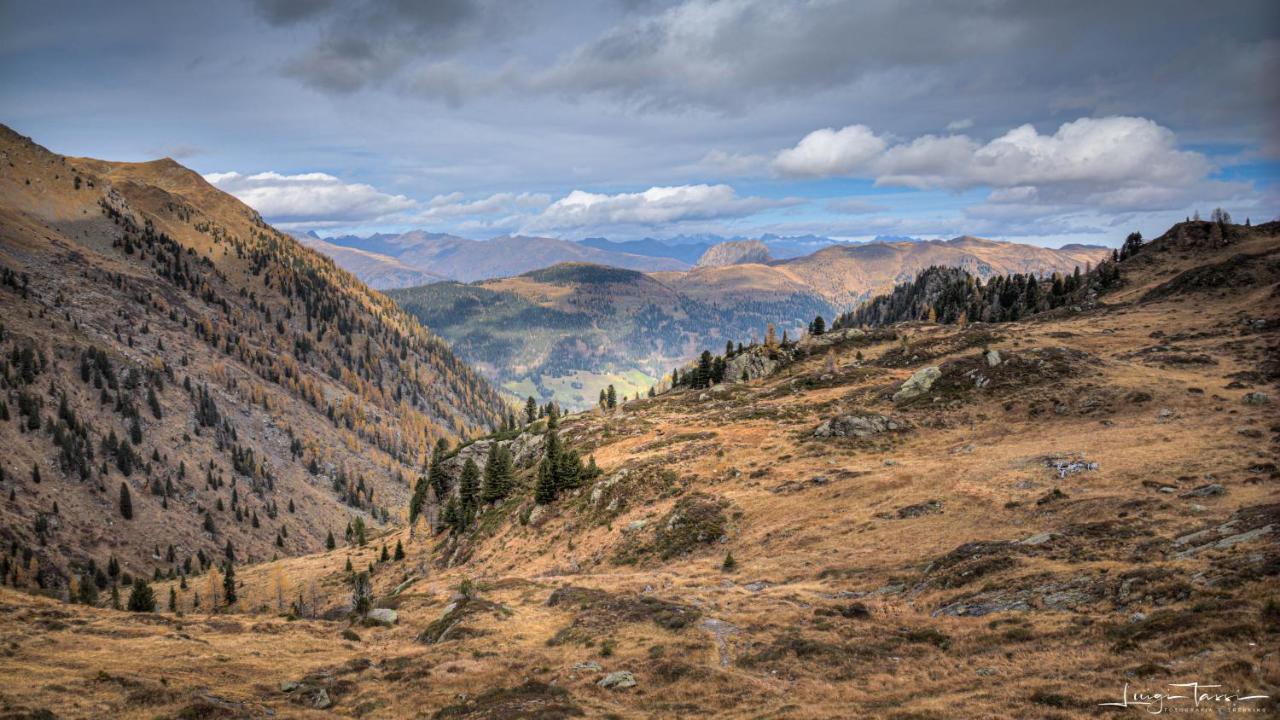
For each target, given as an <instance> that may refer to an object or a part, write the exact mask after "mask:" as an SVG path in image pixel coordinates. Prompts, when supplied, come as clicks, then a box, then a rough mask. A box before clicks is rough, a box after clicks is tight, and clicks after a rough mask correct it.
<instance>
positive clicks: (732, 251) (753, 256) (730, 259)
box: [697, 240, 773, 267]
mask: <svg viewBox="0 0 1280 720" xmlns="http://www.w3.org/2000/svg"><path fill="white" fill-rule="evenodd" d="M770 260H773V256H772V255H770V254H769V246H768V245H765V244H764V243H763V242H762V241H760V240H730V241H729V242H722V243H718V244H716V245H712V246H711V247H710V248H708V249H707V251H706V252H704V253H703V254H702V257H701V258H699V259H698V264H697V267H723V266H725V265H743V264H746V263H767V262H769V261H770Z"/></svg>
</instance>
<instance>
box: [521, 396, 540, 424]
mask: <svg viewBox="0 0 1280 720" xmlns="http://www.w3.org/2000/svg"><path fill="white" fill-rule="evenodd" d="M537 419H538V401H537V400H534V399H533V396H532V395H530V396H529V399H528V400H526V401H525V403H524V420H525V423H526V424H529V425H532V424H533V423H534V422H535V421H536V420H537Z"/></svg>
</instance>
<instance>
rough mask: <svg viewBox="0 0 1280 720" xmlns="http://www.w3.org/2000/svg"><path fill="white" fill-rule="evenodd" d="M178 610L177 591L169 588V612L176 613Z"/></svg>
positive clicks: (171, 587)
mask: <svg viewBox="0 0 1280 720" xmlns="http://www.w3.org/2000/svg"><path fill="white" fill-rule="evenodd" d="M177 609H178V591H177V590H174V589H173V586H172V585H170V586H169V612H176V611H177Z"/></svg>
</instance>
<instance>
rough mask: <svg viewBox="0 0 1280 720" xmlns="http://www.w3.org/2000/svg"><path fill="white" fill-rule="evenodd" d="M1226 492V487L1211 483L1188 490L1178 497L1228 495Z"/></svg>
mask: <svg viewBox="0 0 1280 720" xmlns="http://www.w3.org/2000/svg"><path fill="white" fill-rule="evenodd" d="M1226 494H1227V489H1226V488H1224V487H1222V486H1221V485H1219V484H1218V483H1209V484H1208V485H1201V486H1200V487H1198V488H1194V489H1192V490H1188V491H1186V492H1184V493H1182V494H1181V495H1179V496H1178V497H1184V498H1193V497H1217V496H1219V495H1226Z"/></svg>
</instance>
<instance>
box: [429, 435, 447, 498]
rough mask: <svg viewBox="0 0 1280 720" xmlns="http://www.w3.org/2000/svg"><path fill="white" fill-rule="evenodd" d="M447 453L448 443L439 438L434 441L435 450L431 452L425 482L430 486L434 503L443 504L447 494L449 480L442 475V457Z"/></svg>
mask: <svg viewBox="0 0 1280 720" xmlns="http://www.w3.org/2000/svg"><path fill="white" fill-rule="evenodd" d="M448 451H449V443H448V442H446V441H445V440H444V438H441V439H440V440H438V441H436V446H435V448H434V449H433V450H432V451H431V467H430V469H429V470H427V480H428V482H429V483H430V484H431V489H432V490H433V491H435V494H436V502H438V503H439V502H444V498H445V495H446V494H447V493H448V492H449V478H448V477H447V476H446V475H445V474H444V465H443V463H444V456H445V453H447V452H448Z"/></svg>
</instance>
